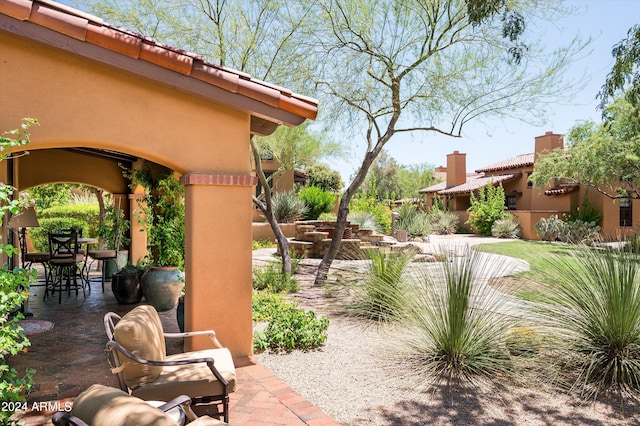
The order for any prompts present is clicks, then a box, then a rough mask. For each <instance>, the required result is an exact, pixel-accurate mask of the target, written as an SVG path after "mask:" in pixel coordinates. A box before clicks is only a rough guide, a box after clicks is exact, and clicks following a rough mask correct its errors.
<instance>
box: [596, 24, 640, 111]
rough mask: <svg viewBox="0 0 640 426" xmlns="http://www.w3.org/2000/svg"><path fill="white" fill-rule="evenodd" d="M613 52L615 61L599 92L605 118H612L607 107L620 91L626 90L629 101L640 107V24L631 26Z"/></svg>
mask: <svg viewBox="0 0 640 426" xmlns="http://www.w3.org/2000/svg"><path fill="white" fill-rule="evenodd" d="M611 54H612V55H613V57H614V58H615V63H614V64H613V68H611V72H610V73H609V74H608V75H607V79H606V81H605V83H604V85H603V86H602V89H601V90H600V93H599V94H598V97H600V99H601V104H600V108H601V109H602V110H604V117H605V119H609V118H610V117H609V116H608V114H607V113H606V109H605V107H606V105H607V102H609V98H611V97H613V96H615V95H617V94H618V93H620V92H624V94H625V98H626V100H627V102H629V103H630V104H631V105H634V106H636V107H640V66H639V65H638V64H640V25H634V26H633V27H631V28H630V29H629V32H628V33H627V37H626V38H624V39H622V40H621V41H620V43H618V44H616V45H615V46H614V47H613V49H612V51H611Z"/></svg>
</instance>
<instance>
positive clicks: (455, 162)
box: [447, 151, 467, 187]
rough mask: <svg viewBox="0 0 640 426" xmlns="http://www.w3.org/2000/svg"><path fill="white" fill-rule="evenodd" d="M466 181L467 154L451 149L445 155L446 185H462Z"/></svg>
mask: <svg viewBox="0 0 640 426" xmlns="http://www.w3.org/2000/svg"><path fill="white" fill-rule="evenodd" d="M466 181H467V154H461V153H460V152H459V151H453V154H448V155H447V187H450V186H456V185H462V184H463V183H465V182H466Z"/></svg>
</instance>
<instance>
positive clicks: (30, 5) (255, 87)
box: [0, 0, 318, 124]
mask: <svg viewBox="0 0 640 426" xmlns="http://www.w3.org/2000/svg"><path fill="white" fill-rule="evenodd" d="M0 14H3V15H6V16H9V17H11V18H14V19H16V20H19V21H29V22H31V23H33V24H36V25H39V26H41V27H45V28H47V29H50V30H53V31H56V32H58V33H61V34H64V35H65V36H68V37H71V38H73V39H76V40H79V41H81V42H84V43H90V44H93V45H96V46H100V47H102V48H104V49H107V50H110V51H113V52H117V53H119V54H121V55H124V56H127V57H130V58H133V59H137V60H142V61H146V62H150V63H152V64H155V65H158V66H160V67H163V68H166V69H168V70H171V71H174V72H176V73H179V74H182V75H185V76H188V77H190V78H194V79H197V80H200V81H203V82H205V83H208V84H210V85H213V86H216V87H219V88H222V89H224V90H226V91H228V92H231V93H233V94H236V95H241V96H244V97H247V98H250V99H252V100H256V101H259V102H262V103H264V104H266V105H268V106H270V107H272V108H276V109H280V110H284V111H287V112H289V113H291V114H294V115H296V116H299V117H301V118H303V119H312V120H313V119H315V118H316V116H317V112H318V101H317V100H315V99H312V98H309V97H306V96H303V95H299V94H296V93H292V92H291V91H290V90H288V89H285V88H282V87H279V86H276V85H273V84H270V83H266V82H264V81H261V80H257V79H254V78H252V77H251V76H250V75H248V74H245V73H242V72H239V71H235V70H232V69H230V68H226V67H222V66H219V65H215V64H212V63H209V62H207V61H206V60H205V59H204V58H202V57H201V56H198V55H196V54H193V53H189V52H187V51H184V50H181V49H178V48H175V47H171V46H167V45H165V44H161V43H158V42H156V41H154V40H152V39H150V38H148V37H145V36H143V35H141V34H136V33H134V32H131V31H128V30H125V29H123V28H119V27H117V26H115V25H111V24H108V23H105V22H103V21H102V20H101V19H100V18H97V17H95V16H92V15H89V14H87V13H84V12H82V11H80V10H76V9H73V8H70V7H67V6H65V5H62V4H59V3H56V2H54V1H48V0H0ZM6 27H7V26H5V29H6ZM289 124H291V123H289Z"/></svg>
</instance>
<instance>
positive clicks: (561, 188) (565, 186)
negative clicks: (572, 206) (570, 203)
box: [544, 183, 580, 195]
mask: <svg viewBox="0 0 640 426" xmlns="http://www.w3.org/2000/svg"><path fill="white" fill-rule="evenodd" d="M579 187H580V185H578V184H576V183H561V184H560V185H556V186H554V187H553V188H549V189H547V190H546V191H544V195H563V194H568V193H569V192H571V191H574V190H576V189H578V188H579Z"/></svg>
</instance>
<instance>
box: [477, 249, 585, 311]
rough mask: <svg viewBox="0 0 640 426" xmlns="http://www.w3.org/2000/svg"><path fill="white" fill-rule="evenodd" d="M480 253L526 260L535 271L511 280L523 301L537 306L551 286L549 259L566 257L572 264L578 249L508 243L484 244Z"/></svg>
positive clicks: (517, 294) (518, 275) (512, 287)
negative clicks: (535, 303) (574, 253)
mask: <svg viewBox="0 0 640 426" xmlns="http://www.w3.org/2000/svg"><path fill="white" fill-rule="evenodd" d="M475 249H476V250H479V251H483V252H486V253H495V254H502V255H505V256H511V257H515V258H518V259H522V260H526V261H527V262H529V265H531V270H530V271H528V272H521V273H519V274H516V275H514V276H513V277H511V290H512V291H513V292H514V294H515V295H516V296H518V297H520V298H522V299H525V300H528V301H531V302H536V301H541V300H543V299H544V296H542V294H543V293H544V289H545V287H546V286H547V285H549V284H553V283H550V282H549V279H548V276H547V274H548V273H549V271H548V270H547V269H548V265H549V264H548V259H549V258H550V257H553V256H566V257H567V261H568V262H571V261H572V260H571V257H570V255H571V254H572V253H573V252H575V250H576V246H572V245H567V244H559V243H549V242H541V241H509V242H504V243H491V244H480V245H477V246H475Z"/></svg>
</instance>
